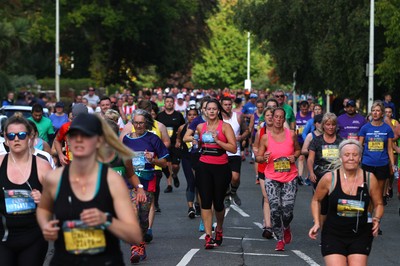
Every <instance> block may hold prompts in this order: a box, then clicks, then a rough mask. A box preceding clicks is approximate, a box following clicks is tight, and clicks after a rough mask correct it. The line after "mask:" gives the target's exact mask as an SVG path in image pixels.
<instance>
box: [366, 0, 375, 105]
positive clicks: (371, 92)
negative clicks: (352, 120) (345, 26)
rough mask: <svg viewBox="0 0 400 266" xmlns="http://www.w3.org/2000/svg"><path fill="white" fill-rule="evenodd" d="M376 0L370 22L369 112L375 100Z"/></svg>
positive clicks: (373, 1)
mask: <svg viewBox="0 0 400 266" xmlns="http://www.w3.org/2000/svg"><path fill="white" fill-rule="evenodd" d="M374 14H375V0H371V5H370V22H369V62H368V112H369V111H370V110H371V108H372V103H373V101H374V26H375V18H374Z"/></svg>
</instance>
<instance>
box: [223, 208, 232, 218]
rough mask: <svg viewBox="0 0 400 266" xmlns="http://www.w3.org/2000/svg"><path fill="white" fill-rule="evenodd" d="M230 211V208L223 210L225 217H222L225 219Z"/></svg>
mask: <svg viewBox="0 0 400 266" xmlns="http://www.w3.org/2000/svg"><path fill="white" fill-rule="evenodd" d="M230 210H231V208H230V207H229V208H226V209H225V215H224V217H226V216H227V215H228V213H229V211H230Z"/></svg>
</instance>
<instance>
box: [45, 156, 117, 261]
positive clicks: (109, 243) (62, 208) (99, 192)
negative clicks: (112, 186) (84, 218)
mask: <svg viewBox="0 0 400 266" xmlns="http://www.w3.org/2000/svg"><path fill="white" fill-rule="evenodd" d="M107 170H108V166H107V165H104V164H101V163H99V173H98V180H97V187H96V192H95V196H94V197H93V199H92V200H89V201H80V200H79V199H78V198H77V197H76V196H75V194H74V192H73V191H72V188H71V185H70V182H69V165H67V166H65V168H64V171H63V173H62V176H61V179H60V183H59V188H58V191H57V194H56V199H55V201H54V215H55V218H56V219H57V220H59V221H60V222H59V226H60V231H59V233H58V239H57V240H56V241H55V243H54V247H55V251H54V257H53V260H52V264H55V265H78V264H81V263H83V262H85V264H86V265H91V263H96V265H123V259H122V253H121V249H120V244H119V239H118V238H117V237H115V236H114V235H113V234H111V233H110V232H109V231H108V230H107V229H105V230H104V231H103V232H104V236H105V243H106V247H105V250H104V251H102V252H100V253H96V254H92V255H87V254H85V255H84V254H80V255H75V254H72V253H70V252H69V251H67V248H66V245H65V242H64V241H65V240H64V231H63V224H67V223H68V222H67V223H64V222H66V221H76V220H80V219H79V216H80V213H81V212H82V211H83V210H84V209H89V208H98V209H99V210H101V211H103V212H108V213H111V215H112V216H114V217H115V210H114V206H113V199H112V196H111V193H110V190H109V188H108V182H107ZM65 231H68V230H65ZM100 231H102V230H100ZM71 263H72V264H71Z"/></svg>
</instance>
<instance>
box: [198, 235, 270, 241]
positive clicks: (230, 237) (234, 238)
mask: <svg viewBox="0 0 400 266" xmlns="http://www.w3.org/2000/svg"><path fill="white" fill-rule="evenodd" d="M205 238H206V234H202V235H201V236H200V237H199V239H200V240H204V239H205ZM224 238H225V239H233V240H242V239H243V240H244V241H268V240H267V239H264V238H249V237H234V236H224Z"/></svg>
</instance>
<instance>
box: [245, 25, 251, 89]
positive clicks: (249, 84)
mask: <svg viewBox="0 0 400 266" xmlns="http://www.w3.org/2000/svg"><path fill="white" fill-rule="evenodd" d="M244 89H245V90H249V91H251V80H250V32H247V79H246V80H245V81H244Z"/></svg>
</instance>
